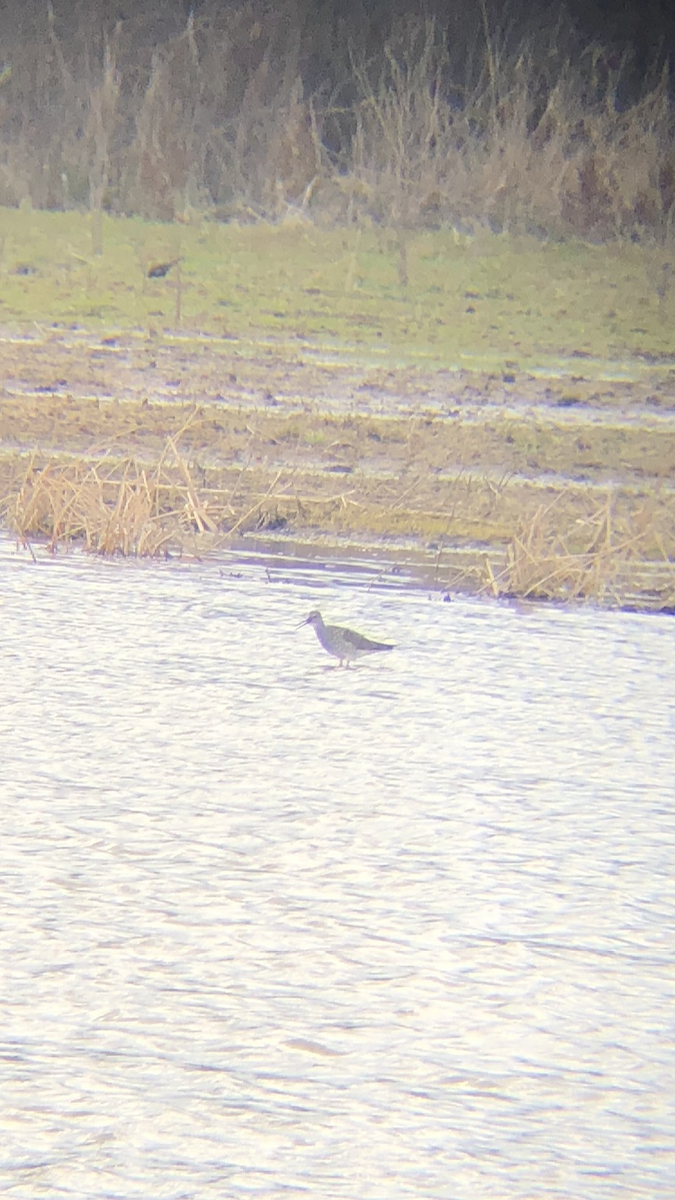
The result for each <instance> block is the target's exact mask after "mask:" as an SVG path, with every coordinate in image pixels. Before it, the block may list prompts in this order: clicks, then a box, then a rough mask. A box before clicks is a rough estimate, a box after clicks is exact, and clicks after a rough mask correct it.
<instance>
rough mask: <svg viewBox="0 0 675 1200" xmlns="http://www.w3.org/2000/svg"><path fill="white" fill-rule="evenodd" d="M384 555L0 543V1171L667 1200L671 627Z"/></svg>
mask: <svg viewBox="0 0 675 1200" xmlns="http://www.w3.org/2000/svg"><path fill="white" fill-rule="evenodd" d="M380 572H381V564H380V565H377V566H373V568H372V570H371V571H370V572H369V571H368V568H367V567H366V566H364V565H363V564H362V565H361V568H360V571H359V572H358V573H353V572H351V571H350V570H349V569H348V567H347V568H343V569H337V568H336V569H334V570H333V569H325V570H323V571H322V570H318V569H316V568H315V567H313V566H312V565H311V564H308V565H307V566H306V567H305V569H298V570H293V569H292V568H291V567H290V566H289V565H288V564H285V565H283V568H282V567H280V565H279V563H278V561H277V560H269V562H268V563H264V562H263V561H262V560H260V561H258V560H256V559H255V558H253V557H249V558H248V559H246V560H242V561H235V560H234V559H232V560H228V561H224V562H222V563H221V564H213V563H210V564H202V565H195V564H191V565H187V564H170V563H169V564H162V565H157V564H135V563H121V562H99V561H92V560H88V559H85V558H83V557H80V556H77V555H73V556H71V557H69V558H66V559H61V560H58V559H57V560H51V559H49V558H48V557H47V556H46V555H43V554H41V553H39V554H38V561H37V562H35V563H34V562H33V561H32V560H31V558H30V556H29V555H28V554H27V553H25V552H23V551H18V552H17V551H16V549H15V548H14V546H13V545H12V544H10V543H7V542H5V543H0V639H1V653H2V664H3V670H2V672H1V673H0V748H1V752H2V759H1V767H0V795H1V797H2V801H1V803H0V879H1V880H2V902H1V906H0V949H1V953H2V964H3V975H4V980H3V986H2V988H1V989H0V1040H1V1042H2V1047H1V1058H0V1084H1V1086H0V1096H1V1099H0V1109H1V1111H2V1116H1V1120H0V1146H1V1147H2V1151H1V1152H0V1188H2V1190H3V1191H6V1192H7V1193H8V1194H11V1195H12V1196H15V1197H22V1198H24V1197H25V1198H26V1200H28V1198H30V1200H33V1198H35V1197H43V1196H50V1197H51V1196H54V1197H57V1196H58V1197H77V1198H80V1197H81V1198H83V1200H84V1198H87V1200H89V1198H91V1197H97V1196H106V1197H124V1198H126V1197H144V1198H147V1197H153V1198H155V1197H177V1198H178V1197H199V1198H200V1200H202V1198H205V1200H206V1198H210V1197H214V1198H216V1197H218V1198H221V1197H230V1196H231V1197H238V1196H246V1197H249V1196H260V1197H273V1196H274V1197H276V1196H284V1197H295V1196H311V1197H321V1198H324V1197H325V1198H331V1197H341V1198H342V1197H344V1198H346V1200H355V1198H356V1197H359V1200H361V1198H365V1197H368V1198H370V1197H373V1198H375V1197H378V1198H379V1197H382V1198H383V1200H391V1198H393V1197H397V1198H398V1197H405V1196H411V1197H443V1198H445V1197H447V1198H448V1200H469V1198H474V1197H475V1198H481V1200H482V1198H484V1197H494V1198H495V1200H497V1198H499V1200H505V1198H506V1200H510V1198H511V1197H513V1198H514V1200H515V1198H516V1197H517V1198H518V1200H520V1198H521V1197H533V1198H534V1197H537V1200H538V1198H540V1197H556V1198H562V1197H565V1198H566V1197H570V1198H572V1197H573V1198H575V1200H578V1198H579V1197H584V1198H585V1200H586V1198H593V1200H594V1198H595V1197H608V1198H609V1197H611V1198H612V1200H615V1198H624V1197H656V1196H669V1197H672V1195H673V1183H672V1180H673V1156H672V1153H673V1138H674V1136H675V1092H674V1089H673V1082H672V1081H673V1078H675V1039H674V1033H675V967H674V963H673V957H674V950H675V785H674V783H673V733H674V732H675V730H674V724H675V722H674V719H673V713H674V702H673V691H672V680H673V676H674V669H675V650H674V648H673V647H674V643H673V623H672V618H668V617H657V616H639V615H628V614H622V613H598V612H594V611H593V610H590V609H589V610H582V611H569V610H568V611H562V610H555V609H543V608H539V609H535V608H530V609H516V608H509V607H503V606H502V607H500V606H496V605H493V604H483V603H479V602H476V601H469V600H458V601H455V602H453V603H451V604H445V603H441V602H440V601H439V600H438V599H437V598H432V597H430V596H429V594H428V593H427V592H425V591H422V590H420V589H418V588H415V587H410V586H406V584H407V582H408V581H406V580H404V579H401V578H400V577H396V576H386V575H385V576H382V575H381V573H380ZM368 585H369V586H368ZM317 607H318V608H321V610H322V611H323V613H324V616H325V617H326V619H327V620H336V621H344V622H345V623H347V624H351V625H353V626H354V627H356V628H357V629H359V630H361V631H362V632H364V633H367V634H370V635H371V636H374V637H376V638H380V639H382V640H391V641H395V642H396V643H397V648H396V650H395V651H394V652H393V653H392V654H387V655H381V656H379V655H378V656H376V657H374V658H373V659H372V660H368V661H366V662H365V663H363V664H359V665H357V666H356V667H354V668H352V669H351V670H340V669H338V668H334V667H333V666H332V665H331V660H330V659H329V658H327V656H326V655H325V654H324V653H323V651H322V650H321V648H320V646H319V644H318V642H317V640H316V638H315V636H314V634H313V632H312V631H311V629H309V628H304V629H301V630H299V631H296V630H295V626H296V625H297V623H298V622H299V621H301V620H302V619H303V618H304V617H305V616H306V614H307V612H308V611H309V609H310V608H317Z"/></svg>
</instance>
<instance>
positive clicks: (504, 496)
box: [0, 337, 675, 609]
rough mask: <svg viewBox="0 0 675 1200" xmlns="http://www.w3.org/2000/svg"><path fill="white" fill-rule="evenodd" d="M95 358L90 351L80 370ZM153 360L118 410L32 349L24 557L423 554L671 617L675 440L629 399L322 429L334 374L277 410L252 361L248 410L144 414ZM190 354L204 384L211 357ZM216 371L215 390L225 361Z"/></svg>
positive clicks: (22, 482) (3, 410) (387, 414)
mask: <svg viewBox="0 0 675 1200" xmlns="http://www.w3.org/2000/svg"><path fill="white" fill-rule="evenodd" d="M95 344H96V343H95V342H94V341H90V342H89V343H88V344H87V345H83V344H82V340H81V339H80V340H79V341H78V343H77V345H78V348H79V349H78V353H79V356H80V359H81V361H82V362H86V361H87V360H90V359H91V358H92V352H93V350H94V347H95ZM59 345H60V346H61V349H62V351H63V363H68V364H70V369H71V371H72V358H71V354H72V349H73V347H72V343H71V342H70V341H69V339H68V338H67V337H63V338H62V340H61V341H60V342H56V343H55V342H54V341H51V342H50V354H51V358H50V361H51V363H52V366H53V368H54V369H56V371H57V372H58V368H59V366H62V365H63V363H60V362H59V359H58V356H57V354H56V347H57V346H59ZM142 345H143V343H142V342H140V343H138V344H136V343H135V342H134V340H133V339H130V340H129V341H128V342H127V345H126V349H127V356H128V357H135V359H136V361H137V362H138V364H139V367H138V369H137V371H136V376H135V381H136V387H137V391H138V396H137V398H135V399H134V398H131V397H130V396H129V393H130V391H131V382H132V376H131V375H130V373H129V372H128V370H127V372H126V373H125V374H124V375H123V376H122V374H121V371H122V367H121V365H120V367H119V368H118V372H120V373H118V375H117V376H116V378H117V379H118V384H117V386H116V385H115V379H114V378H111V376H110V375H108V377H107V379H106V387H107V388H110V387H111V385H112V390H113V391H115V390H117V391H119V392H122V391H124V392H125V393H126V395H127V399H125V400H124V401H119V400H114V399H113V400H111V399H107V400H104V399H101V398H99V397H96V396H92V395H89V396H80V397H79V398H78V397H76V396H73V395H72V394H71V395H69V396H62V395H58V394H53V392H51V391H49V392H46V393H44V394H41V395H40V394H39V391H38V388H39V385H37V380H39V379H42V378H44V375H43V374H42V372H43V369H44V361H43V359H42V357H41V354H40V351H41V350H42V349H43V348H42V347H41V346H39V345H38V344H37V343H33V344H32V346H31V344H30V343H24V345H23V347H22V351H23V364H22V366H23V371H24V380H25V387H26V394H25V395H23V396H22V397H20V398H17V397H16V396H13V395H7V394H6V395H5V396H4V397H0V445H1V446H2V447H3V453H2V456H1V457H0V498H1V499H0V513H2V515H3V517H4V521H5V524H6V525H7V526H8V527H9V528H10V529H11V530H12V531H13V532H14V533H15V534H16V535H17V537H18V538H19V539H21V540H22V541H23V542H24V544H30V542H31V540H37V539H39V540H46V541H47V543H48V545H49V546H50V548H51V549H53V550H58V549H61V548H64V547H67V546H68V545H69V544H71V543H73V542H75V543H76V544H79V545H81V546H83V547H84V548H86V549H87V550H88V551H90V552H92V553H101V554H124V555H149V556H153V555H154V556H156V555H165V554H176V553H178V554H183V555H193V556H194V555H197V556H199V555H203V554H206V553H211V552H214V551H217V550H218V548H220V547H223V546H227V545H232V544H233V543H235V544H236V543H237V541H238V540H239V539H241V538H242V537H243V536H246V535H249V536H250V535H254V536H264V537H267V538H269V537H270V536H273V537H276V538H277V539H278V538H281V539H283V540H284V541H285V542H286V543H287V544H288V543H296V544H297V543H300V544H302V542H303V541H308V540H309V541H312V540H314V541H316V540H317V539H318V540H320V541H321V543H322V544H323V545H325V546H326V547H328V546H330V545H331V544H333V545H335V544H342V545H344V544H345V542H347V543H351V542H353V541H356V542H359V543H361V544H363V543H364V542H367V543H369V544H370V545H371V547H372V548H373V552H377V548H378V547H379V548H380V549H382V548H383V547H386V552H387V554H389V555H391V554H396V553H397V551H402V550H405V552H406V553H407V552H409V551H410V550H411V549H413V548H415V547H416V548H418V550H423V551H424V552H425V553H426V559H427V569H428V572H429V577H430V578H431V579H433V583H434V586H437V587H439V588H455V589H457V588H469V589H471V590H482V591H484V592H486V593H489V594H494V595H503V594H508V595H519V596H529V597H537V598H548V599H562V600H589V599H590V600H594V601H596V602H600V603H603V604H608V605H620V604H624V605H625V604H630V605H633V606H637V607H652V608H660V609H667V608H672V607H673V606H674V604H675V572H674V571H673V561H674V560H675V493H674V492H673V489H672V482H671V481H672V478H673V476H674V475H675V428H673V427H672V424H671V423H669V422H668V421H664V419H663V416H662V415H661V413H660V412H659V416H658V418H657V419H656V421H653V420H652V419H651V417H650V415H649V406H646V407H645V410H644V413H643V418H642V419H638V417H637V413H638V406H637V404H636V396H635V389H631V388H629V387H627V386H626V387H624V388H623V389H622V388H619V387H616V386H613V387H611V388H607V389H606V393H605V396H604V402H605V409H604V410H603V409H602V408H601V407H598V406H597V404H596V407H595V408H592V409H591V410H590V414H589V412H588V411H586V410H584V411H583V412H582V413H580V414H579V416H578V418H577V417H576V416H575V417H574V419H570V418H569V416H566V418H565V421H563V422H562V423H561V420H560V416H559V411H560V410H559V409H558V408H557V406H556V404H555V400H554V398H553V397H551V396H549V400H552V401H553V402H552V403H551V404H550V405H549V407H548V408H547V407H545V406H542V405H541V404H540V405H539V407H538V409H537V417H536V420H533V419H532V416H531V415H530V414H528V412H527V400H528V384H527V382H526V380H525V379H523V381H522V385H521V399H522V402H523V405H524V406H525V409H524V411H523V412H522V413H518V412H517V411H514V410H513V406H512V405H511V404H508V403H507V404H506V405H505V406H504V408H503V410H501V409H500V407H499V404H498V402H497V399H496V397H493V400H492V402H491V404H490V405H489V406H488V407H487V411H486V410H485V408H484V407H482V406H481V405H480V404H479V405H478V406H476V404H475V403H474V402H473V400H472V398H473V397H475V396H476V394H477V393H478V394H480V391H481V389H480V386H479V381H478V380H477V379H476V378H475V377H471V378H470V379H468V380H465V381H463V382H462V380H461V378H460V377H458V378H457V379H456V380H455V384H454V388H453V405H454V406H455V407H453V409H452V411H451V412H439V411H436V412H434V411H432V410H431V409H428V410H426V411H420V408H419V405H418V403H417V401H416V393H414V394H413V395H412V396H411V397H410V400H409V404H408V405H405V406H402V405H401V397H400V396H399V397H398V398H397V405H396V407H398V409H399V411H398V412H393V411H392V406H391V405H390V404H389V403H388V402H387V399H386V397H384V399H382V400H381V403H380V404H378V406H377V408H378V411H371V412H367V411H357V410H354V409H353V408H352V410H351V411H350V412H349V413H345V412H342V413H339V412H334V413H330V412H327V411H326V410H325V408H324V406H323V403H322V393H323V391H324V388H325V381H326V376H325V373H324V371H322V370H314V369H312V368H310V367H305V368H303V380H304V386H303V394H304V399H303V401H302V403H298V401H297V399H294V398H288V399H283V398H282V392H283V386H284V382H285V381H286V380H287V364H286V363H284V361H283V360H281V359H280V360H279V361H278V363H277V365H276V368H274V369H271V368H270V365H269V363H267V364H266V367H265V370H264V372H263V374H262V376H261V374H260V371H259V364H258V362H257V361H255V360H252V361H251V362H250V363H249V364H248V366H246V365H244V364H243V363H242V362H241V360H239V363H238V371H239V377H238V386H239V388H240V392H239V398H238V399H237V398H236V395H235V394H234V391H233V394H232V395H230V396H229V397H228V398H222V397H219V398H218V399H213V398H212V399H211V400H207V399H206V398H205V397H203V398H202V399H201V400H200V401H199V402H195V403H190V404H188V403H185V402H184V401H183V402H181V401H179V400H174V401H171V402H157V401H154V402H150V401H149V400H148V398H147V396H145V395H144V394H143V393H144V385H145V378H144V372H143V368H142V361H143V359H142ZM155 353H157V347H156V345H155ZM214 353H215V352H214ZM165 355H166V360H165V369H166V371H167V373H171V367H172V366H173V368H174V370H175V369H176V367H177V365H178V362H179V361H180V362H181V363H182V366H183V369H185V367H186V350H185V346H184V344H180V343H179V344H178V345H174V346H173V348H172V347H171V343H170V342H169V343H168V345H167V346H166V347H165ZM127 356H125V357H127ZM193 356H194V363H195V367H196V366H197V365H199V369H200V370H201V371H202V372H204V370H205V365H204V356H203V347H199V348H195V350H194V351H193ZM0 357H1V352H0ZM211 365H212V369H213V374H214V379H215V378H218V379H221V378H222V359H220V358H219V357H218V356H215V357H214V360H213V362H212V364H211ZM354 371H355V368H350V369H349V371H345V373H343V374H342V375H340V373H339V372H337V371H336V372H335V373H334V385H335V386H337V383H338V381H339V382H340V384H341V386H342V388H343V389H344V390H350V389H349V387H348V384H349V382H350V381H351V384H352V386H353V384H354V381H355V380H354ZM416 380H417V387H418V388H419V389H420V390H423V386H424V377H423V376H422V375H420V374H419V373H418V375H417V377H416ZM297 382H298V381H297V379H295V380H294V389H293V390H295V385H297ZM484 382H485V381H484ZM536 386H538V385H536ZM232 387H233V389H234V385H232ZM532 387H533V384H532V382H530V384H529V388H530V389H532ZM263 388H264V390H263ZM549 390H550V389H549ZM483 391H484V392H487V387H484V389H483ZM256 393H257V394H256ZM274 393H276V397H277V398H275V399H270V397H272V396H273V394H274ZM533 394H534V395H536V391H535V392H534V393H533ZM592 394H593V395H594V396H595V397H596V402H597V401H599V400H600V399H601V396H600V395H599V393H598V391H597V388H596V390H595V391H594V392H593V393H592ZM243 396H246V397H247V400H246V401H244V400H243ZM481 399H482V397H481ZM629 399H630V400H632V405H631V409H632V421H631V423H629V424H625V423H624V421H623V419H622V410H621V407H620V406H621V404H622V402H626V401H627V400H629ZM610 403H611V404H613V406H614V408H613V410H612V409H609V408H608V406H609V405H610ZM563 411H564V410H563ZM657 411H658V410H657ZM600 412H603V419H602V420H601V421H598V419H597V418H598V416H599V414H600ZM460 414H461V415H460ZM631 464H632V465H631Z"/></svg>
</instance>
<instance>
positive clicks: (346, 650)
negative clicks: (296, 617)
mask: <svg viewBox="0 0 675 1200" xmlns="http://www.w3.org/2000/svg"><path fill="white" fill-rule="evenodd" d="M303 625H311V626H312V627H313V629H314V632H315V634H316V636H317V637H318V639H319V641H320V642H321V645H322V646H323V648H324V650H327V651H328V653H329V654H332V655H333V657H334V658H339V660H340V666H341V667H342V666H348V665H349V663H350V662H352V660H353V659H355V658H362V657H363V656H364V655H366V654H375V653H377V652H378V651H379V650H393V649H394V647H393V646H392V645H390V644H389V643H388V642H371V640H370V638H367V637H364V636H363V634H361V633H356V632H355V630H353V629H345V627H344V626H343V625H324V621H323V617H322V616H321V613H320V612H317V610H316V609H315V610H314V611H313V612H311V613H310V614H309V616H308V617H307V620H306V621H301V622H300V624H299V625H298V629H301V628H302V626H303Z"/></svg>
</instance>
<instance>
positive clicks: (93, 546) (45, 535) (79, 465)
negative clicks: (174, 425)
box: [5, 439, 222, 557]
mask: <svg viewBox="0 0 675 1200" xmlns="http://www.w3.org/2000/svg"><path fill="white" fill-rule="evenodd" d="M169 444H170V447H171V449H172V450H173V451H174V462H173V463H172V464H171V465H169V464H168V463H167V457H166V455H165V456H163V458H162V460H161V461H160V463H159V465H158V466H157V467H156V468H155V469H154V470H152V471H150V470H148V469H146V468H145V467H143V466H140V465H139V464H138V463H136V462H134V461H132V460H128V461H126V462H125V463H122V464H116V465H115V466H110V467H107V468H106V466H105V465H98V464H96V465H92V464H88V463H84V462H81V461H80V462H77V461H75V462H69V463H63V464H60V465H55V464H53V463H48V464H47V465H46V466H40V465H38V463H37V462H36V459H35V458H33V460H32V461H31V463H30V464H29V466H28V469H27V470H26V473H25V476H24V479H23V481H22V483H21V486H20V488H19V490H18V492H17V493H16V494H15V495H14V496H11V497H9V498H8V500H7V501H6V503H5V509H6V519H7V524H8V525H9V527H10V528H11V529H13V530H14V531H15V533H16V534H17V536H18V537H20V538H21V539H22V541H24V542H27V541H29V540H30V539H40V540H43V539H46V540H47V541H48V544H49V548H50V549H51V550H56V549H57V547H58V546H63V545H68V544H69V543H71V542H78V543H80V544H82V545H83V546H84V548H85V549H86V550H88V551H90V552H91V553H93V554H104V555H114V554H123V555H136V556H140V557H156V556H157V555H160V554H163V553H166V551H167V549H168V547H169V545H174V544H178V545H182V543H183V541H184V539H185V537H186V535H187V534H188V533H189V532H191V533H195V532H198V533H203V532H205V531H207V530H208V531H210V532H215V531H216V530H217V518H218V517H219V516H221V515H222V513H221V512H220V511H214V513H213V515H212V514H211V513H210V512H208V511H207V506H206V504H205V503H204V502H202V501H200V499H199V498H198V496H197V492H196V489H195V486H194V484H193V482H192V479H191V477H190V473H189V471H188V469H187V466H186V464H185V463H184V461H183V460H182V459H180V457H179V456H178V455H177V454H176V453H175V446H174V445H173V442H172V440H171V439H170V441H169ZM220 507H222V506H219V508H220Z"/></svg>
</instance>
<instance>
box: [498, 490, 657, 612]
mask: <svg viewBox="0 0 675 1200" xmlns="http://www.w3.org/2000/svg"><path fill="white" fill-rule="evenodd" d="M559 499H560V497H557V498H556V500H555V501H554V505H555V504H556V503H558V501H559ZM552 507H553V506H552V505H549V506H548V507H545V506H542V507H540V508H539V509H538V511H537V512H536V514H535V516H534V517H533V519H532V520H531V521H530V522H529V523H528V524H527V526H525V525H523V526H522V527H521V528H520V529H519V530H518V531H517V533H516V534H515V535H514V537H513V538H512V541H511V543H510V545H509V547H508V550H507V562H506V566H505V568H504V570H503V571H502V572H501V573H500V574H498V575H496V576H492V577H491V579H490V587H491V590H492V591H493V592H494V593H495V594H496V595H512V596H519V597H522V598H528V597H531V598H533V599H534V598H536V599H540V600H566V601H569V600H594V601H596V602H599V603H602V602H610V601H611V602H612V603H613V604H622V603H624V602H625V598H626V593H627V590H629V589H630V587H631V585H632V584H634V581H635V579H636V577H637V576H638V575H642V576H643V578H645V577H646V576H647V575H648V573H649V569H650V568H652V569H653V572H654V575H655V578H656V577H659V578H660V573H659V571H658V568H659V566H661V567H663V566H665V567H667V573H666V576H665V578H666V590H667V591H668V589H669V595H665V596H664V597H663V605H664V607H668V606H669V605H671V604H672V603H673V600H675V572H674V571H673V566H674V563H675V522H674V520H673V517H674V515H675V514H673V512H672V511H670V512H669V511H668V506H663V505H659V506H658V507H657V503H656V500H655V499H651V500H649V501H646V502H645V504H644V506H643V508H642V509H641V510H640V511H639V512H638V513H637V515H634V516H633V517H632V518H631V519H630V520H629V519H626V518H623V519H617V517H616V515H615V512H614V498H613V495H612V494H611V493H610V494H608V496H607V500H606V502H605V503H604V504H603V505H602V506H601V507H600V508H598V509H597V510H596V512H595V513H593V514H592V516H590V517H589V518H586V519H583V520H580V521H578V522H577V526H576V528H575V530H574V533H573V535H572V537H573V538H574V542H575V543H576V544H575V546H574V547H572V546H571V545H570V542H571V537H569V538H567V539H563V538H562V537H561V536H560V533H555V532H552V531H551V528H550V526H549V521H548V517H549V513H550V510H551V508H552ZM670 508H671V510H672V504H671V506H670ZM641 568H642V569H641Z"/></svg>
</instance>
